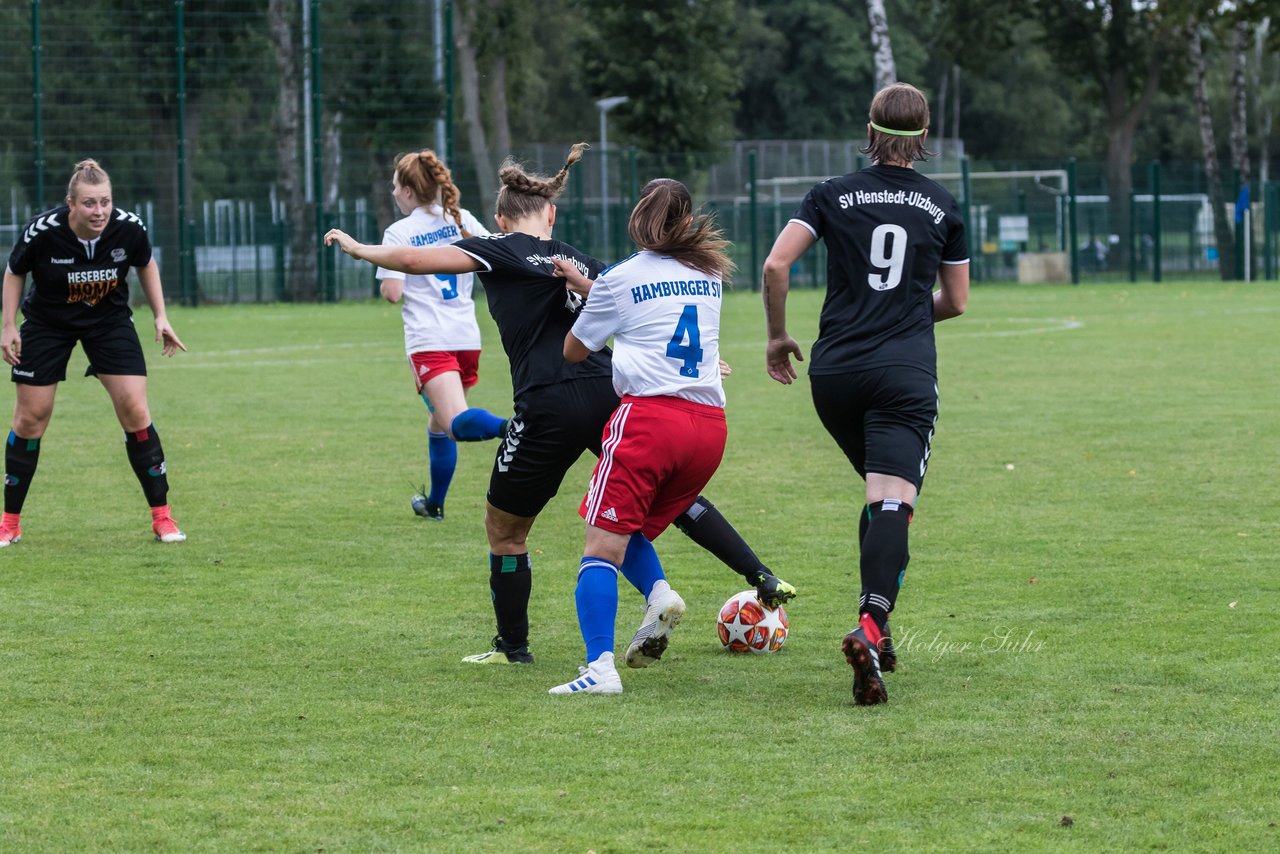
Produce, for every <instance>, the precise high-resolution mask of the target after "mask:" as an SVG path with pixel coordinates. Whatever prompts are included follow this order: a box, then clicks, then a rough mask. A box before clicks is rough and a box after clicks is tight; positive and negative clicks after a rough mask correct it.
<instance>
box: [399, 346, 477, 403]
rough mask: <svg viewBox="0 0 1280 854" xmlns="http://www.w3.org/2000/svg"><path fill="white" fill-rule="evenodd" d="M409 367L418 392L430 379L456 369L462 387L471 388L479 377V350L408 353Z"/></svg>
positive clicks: (420, 391)
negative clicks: (460, 376) (411, 369)
mask: <svg viewBox="0 0 1280 854" xmlns="http://www.w3.org/2000/svg"><path fill="white" fill-rule="evenodd" d="M409 367H411V368H413V379H414V382H416V383H417V384H418V393H419V394H421V393H422V387H423V386H424V385H426V384H427V383H428V382H430V381H431V380H433V379H435V378H436V377H438V376H440V375H441V374H447V373H448V372H449V371H457V372H458V373H460V374H462V387H463V388H471V387H472V386H473V385H475V384H476V382H478V381H479V379H480V351H479V350H426V351H423V352H421V353H411V354H409Z"/></svg>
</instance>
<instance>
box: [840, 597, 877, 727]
mask: <svg viewBox="0 0 1280 854" xmlns="http://www.w3.org/2000/svg"><path fill="white" fill-rule="evenodd" d="M868 622H870V623H871V628H872V629H873V631H872V632H871V633H870V634H871V635H872V636H874V635H875V634H877V633H878V632H875V631H874V629H875V623H874V622H872V621H871V618H870V617H869V616H867V615H865V614H864V615H863V618H862V622H861V623H860V624H859V626H858V627H857V628H856V629H854V630H853V631H851V632H849V634H847V635H845V636H844V640H843V641H841V643H840V650H841V651H842V652H843V653H844V658H845V661H848V662H849V666H850V667H852V668H853V702H854V703H856V704H858V705H859V706H875V705H879V704H880V703H887V702H889V693H888V692H887V691H886V690H885V688H884V679H883V678H882V677H881V675H880V648H879V644H877V643H873V642H872V641H871V640H870V639H869V638H868V631H867V628H866V625H865V624H866V623H868Z"/></svg>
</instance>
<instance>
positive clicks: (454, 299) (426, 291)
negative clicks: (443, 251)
mask: <svg viewBox="0 0 1280 854" xmlns="http://www.w3.org/2000/svg"><path fill="white" fill-rule="evenodd" d="M461 213H462V224H463V226H465V227H466V229H467V231H468V232H469V233H470V234H472V235H485V234H488V233H489V232H488V231H487V230H486V229H485V227H484V226H483V225H481V224H480V222H479V221H478V220H477V219H476V218H475V217H474V216H472V215H471V213H470V212H469V211H466V210H463V211H461ZM461 239H462V232H461V231H460V230H459V229H458V226H457V224H456V223H454V221H453V218H452V217H450V216H449V215H448V214H446V213H445V212H444V209H443V208H441V207H440V206H439V205H431V206H429V207H424V208H414V210H413V212H412V213H410V214H409V215H408V216H406V217H405V218H404V219H399V220H396V221H395V222H393V223H392V224H391V227H390V228H388V229H387V230H386V233H384V234H383V235H382V243H383V245H384V246H448V245H449V244H450V243H456V242H457V241H459V240H461ZM378 279H379V280H381V279H403V280H404V305H403V307H402V309H401V314H402V315H403V316H404V349H405V352H406V353H410V354H412V353H422V352H426V351H429V350H479V349H480V327H479V325H478V324H477V323H476V308H475V303H474V302H472V300H471V288H472V285H473V283H474V280H475V275H474V274H472V273H459V274H458V275H453V274H451V273H450V274H441V275H438V276H414V275H406V274H405V273H401V272H399V271H396V270H387V269H385V268H383V267H379V268H378Z"/></svg>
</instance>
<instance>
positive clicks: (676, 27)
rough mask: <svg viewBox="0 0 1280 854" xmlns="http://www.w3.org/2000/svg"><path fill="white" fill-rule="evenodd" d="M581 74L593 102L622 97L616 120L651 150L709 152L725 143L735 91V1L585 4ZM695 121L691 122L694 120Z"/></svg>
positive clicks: (625, 0)
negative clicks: (588, 38) (587, 29)
mask: <svg viewBox="0 0 1280 854" xmlns="http://www.w3.org/2000/svg"><path fill="white" fill-rule="evenodd" d="M591 10H592V19H591V20H592V24H593V25H594V28H595V30H596V32H597V34H598V38H597V39H596V41H595V43H594V44H593V45H592V46H591V47H592V49H591V50H588V51H586V57H585V61H584V69H585V72H586V76H587V79H588V81H589V85H590V89H591V92H592V95H593V96H594V97H596V98H603V97H610V96H615V95H625V96H627V97H628V98H630V100H629V101H628V103H626V104H624V105H623V106H622V107H620V108H618V110H617V112H616V113H615V114H614V115H616V122H617V124H618V126H619V128H620V129H621V131H622V132H623V133H624V134H625V135H626V136H627V138H628V139H629V140H630V141H631V142H633V143H635V144H636V145H638V146H639V147H640V148H641V149H643V150H645V151H650V152H693V153H704V154H705V153H708V152H712V151H714V150H715V149H716V148H717V147H718V146H719V145H720V144H721V143H723V142H725V141H726V140H728V139H729V138H730V136H731V135H732V132H733V126H732V117H733V109H734V96H735V94H736V93H737V91H738V79H739V62H738V47H737V46H738V26H737V4H736V3H735V2H734V0H650V2H649V3H647V4H646V5H645V6H644V7H643V8H638V7H637V5H636V4H635V3H634V2H630V0H600V2H596V3H592V4H591ZM695 117H696V118H695Z"/></svg>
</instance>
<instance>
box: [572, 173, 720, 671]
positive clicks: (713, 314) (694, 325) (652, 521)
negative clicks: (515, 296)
mask: <svg viewBox="0 0 1280 854" xmlns="http://www.w3.org/2000/svg"><path fill="white" fill-rule="evenodd" d="M628 232H629V234H630V235H631V239H632V240H633V241H634V242H635V244H636V245H637V246H639V247H640V250H641V251H640V252H639V253H638V254H636V255H633V256H632V257H630V258H628V259H627V260H626V261H623V262H622V263H620V264H617V265H615V266H613V267H611V268H609V269H607V270H605V271H604V272H603V273H602V274H601V275H600V278H599V279H597V280H596V281H595V283H594V284H591V285H590V286H589V294H590V296H589V298H588V300H587V303H586V306H585V307H584V308H583V310H582V314H581V316H579V318H578V320H577V321H576V322H575V323H574V325H573V329H572V330H571V331H570V332H569V334H568V335H567V336H566V337H565V343H564V355H565V358H566V359H568V360H569V361H571V362H577V361H581V360H583V359H585V358H587V356H588V355H589V354H590V353H592V352H594V351H596V350H600V349H602V348H603V347H604V346H605V345H606V343H607V342H608V340H609V338H610V337H611V336H612V337H613V342H614V343H613V385H614V389H615V390H616V391H617V393H618V395H619V396H620V397H621V398H622V403H621V404H619V406H618V409H617V411H616V412H615V413H614V415H613V417H612V418H611V419H610V420H609V423H608V425H607V426H606V427H605V430H604V437H603V441H602V451H601V454H600V460H599V462H598V463H597V464H596V468H595V472H594V473H593V474H592V476H591V486H590V488H589V489H588V491H587V495H586V497H585V498H584V499H583V500H582V505H581V507H580V508H579V510H578V512H579V514H580V515H581V516H582V517H583V519H585V520H586V523H587V532H586V545H585V548H584V549H583V557H582V561H581V564H580V565H579V569H578V584H577V589H576V591H575V599H576V602H577V608H578V624H579V626H580V628H581V629H582V639H583V641H584V642H585V644H586V648H587V666H586V667H583V668H580V673H579V678H577V679H574V680H572V681H570V682H566V683H564V684H563V685H557V686H556V687H554V688H552V689H551V691H550V693H552V694H617V693H621V692H622V681H621V679H620V678H619V676H618V671H617V668H616V666H615V664H614V658H613V645H614V636H613V627H614V621H615V618H616V616H617V612H618V582H617V577H618V567H619V566H620V565H621V564H622V562H623V560H624V559H625V558H627V557H628V552H629V549H631V547H632V541H633V540H643V541H646V542H647V541H652V540H653V539H655V538H657V537H658V535H660V534H661V533H662V532H663V531H664V530H666V528H667V527H668V526H669V525H670V524H671V523H672V522H673V521H674V520H675V518H676V517H677V516H679V515H680V514H681V513H682V512H684V510H685V509H686V508H687V507H689V504H690V502H692V501H693V500H694V499H695V498H697V496H698V494H699V493H700V492H701V491H702V488H703V487H705V486H706V485H707V482H708V481H710V480H711V476H712V475H713V474H715V471H716V468H717V467H718V466H719V465H720V459H721V457H722V456H723V455H724V446H725V438H726V428H725V420H724V389H723V387H722V386H721V384H720V368H719V362H720V352H719V339H720V301H721V294H722V291H723V280H724V276H725V275H726V274H727V273H728V272H729V271H730V270H731V269H732V266H733V264H732V262H731V261H730V260H729V257H728V255H727V254H726V253H725V247H726V246H727V242H726V241H725V240H724V239H723V238H722V237H721V234H720V232H719V231H718V230H717V229H716V228H715V227H714V225H713V224H712V222H711V220H710V218H709V217H706V216H695V215H694V213H693V202H692V199H691V198H690V196H689V189H688V188H687V187H685V185H684V184H681V183H680V182H679V181H673V180H671V179H670V178H658V179H656V180H653V181H650V182H649V183H648V184H646V185H645V187H644V189H643V190H642V191H641V192H640V200H639V201H638V202H637V203H636V207H635V210H633V211H632V212H631V220H630V222H629V223H628ZM558 266H559V265H558ZM560 269H562V271H564V272H565V274H566V278H569V279H570V281H571V282H573V283H575V285H576V286H577V287H579V288H582V289H584V290H587V289H588V288H587V285H588V283H586V282H584V281H581V276H580V274H576V271H572V270H569V269H566V268H564V267H561V268H560ZM640 545H641V546H643V545H645V543H640ZM650 572H651V573H653V575H654V579H653V584H652V587H651V592H650V593H649V594H648V602H649V607H648V609H647V611H646V615H645V617H646V619H645V621H644V623H643V624H642V625H641V627H640V630H639V631H638V632H636V635H635V637H634V638H632V641H631V644H630V646H629V647H628V649H627V656H626V660H627V664H628V665H630V666H632V667H643V666H646V665H647V664H649V663H650V662H652V661H654V660H656V659H658V658H659V657H660V656H661V655H662V653H663V651H664V650H665V649H666V646H667V642H668V638H669V637H670V635H671V632H672V630H673V629H674V628H675V627H676V625H677V624H678V623H679V622H680V619H681V617H683V616H684V609H685V606H684V601H683V600H682V599H681V598H680V596H679V595H678V594H676V593H675V591H673V590H671V587H670V585H669V584H668V583H667V581H666V578H665V575H664V573H663V571H662V566H661V564H660V563H659V562H658V561H657V558H656V556H654V557H653V558H652V560H651V562H650Z"/></svg>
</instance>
